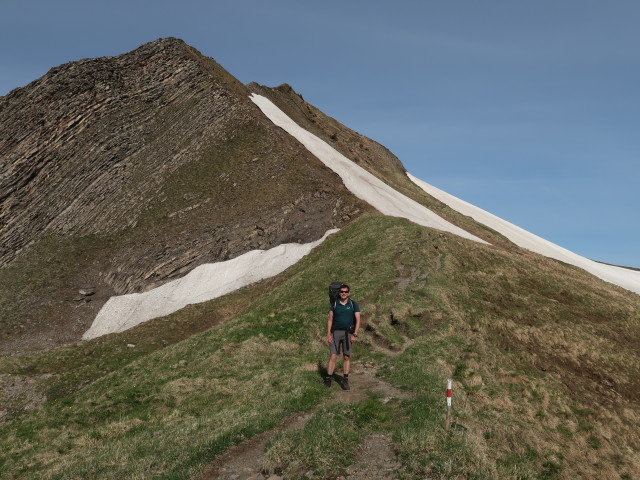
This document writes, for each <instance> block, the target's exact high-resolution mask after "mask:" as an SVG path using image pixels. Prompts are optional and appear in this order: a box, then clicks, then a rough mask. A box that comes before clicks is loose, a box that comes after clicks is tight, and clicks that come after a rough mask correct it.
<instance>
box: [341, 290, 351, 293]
mask: <svg viewBox="0 0 640 480" xmlns="http://www.w3.org/2000/svg"><path fill="white" fill-rule="evenodd" d="M340 293H349V290H340Z"/></svg>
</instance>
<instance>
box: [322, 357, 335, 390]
mask: <svg viewBox="0 0 640 480" xmlns="http://www.w3.org/2000/svg"><path fill="white" fill-rule="evenodd" d="M337 358H338V354H337V353H332V354H331V355H330V356H329V364H328V365H327V376H326V377H324V384H325V385H326V386H327V387H330V386H331V378H332V377H333V372H334V371H335V369H336V359H337Z"/></svg>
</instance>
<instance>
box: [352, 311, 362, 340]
mask: <svg viewBox="0 0 640 480" xmlns="http://www.w3.org/2000/svg"><path fill="white" fill-rule="evenodd" d="M354 315H355V317H356V328H354V330H353V335H352V337H353V338H352V340H351V341H352V342H353V341H355V338H356V337H357V336H358V330H360V312H355V313H354Z"/></svg>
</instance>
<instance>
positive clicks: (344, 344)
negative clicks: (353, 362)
mask: <svg viewBox="0 0 640 480" xmlns="http://www.w3.org/2000/svg"><path fill="white" fill-rule="evenodd" d="M340 350H342V354H343V355H347V356H350V355H351V342H350V341H349V335H348V334H347V331H346V330H334V331H333V342H330V343H329V351H330V352H331V353H332V354H333V355H339V354H340Z"/></svg>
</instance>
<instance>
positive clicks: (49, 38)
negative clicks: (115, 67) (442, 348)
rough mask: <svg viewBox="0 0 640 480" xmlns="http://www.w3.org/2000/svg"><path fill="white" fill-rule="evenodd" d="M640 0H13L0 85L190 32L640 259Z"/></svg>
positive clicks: (623, 259)
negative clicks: (60, 66) (85, 59)
mask: <svg viewBox="0 0 640 480" xmlns="http://www.w3.org/2000/svg"><path fill="white" fill-rule="evenodd" d="M638 25H640V2H637V1H616V0H612V1H608V2H604V1H591V0H564V1H557V0H554V1H548V0H535V1H534V0H530V1H521V2H514V1H513V0H503V1H492V0H486V1H482V2H479V1H477V0H460V1H455V0H451V1H446V2H443V1H431V0H423V1H398V2H388V1H376V0H374V1H362V0H351V1H335V0H325V1H323V2H311V1H303V0H297V1H268V0H244V1H242V2H238V1H195V0H182V1H180V2H178V1H165V0H154V1H149V0H143V1H135V0H128V1H126V2H125V1H120V0H111V1H109V2H97V1H91V0H84V1H70V0H58V1H55V2H52V1H51V0H47V1H43V0H34V1H30V0H3V2H2V9H1V11H0V95H5V94H7V93H8V92H9V91H11V90H12V89H13V88H16V87H20V86H24V85H26V84H28V83H29V82H31V81H32V80H35V79H36V78H38V77H40V76H42V75H44V74H45V73H46V72H47V71H48V70H49V69H50V68H52V67H54V66H57V65H60V64H62V63H66V62H69V61H73V60H79V59H81V58H87V57H98V56H109V55H118V54H121V53H124V52H127V51H130V50H132V49H134V48H136V47H137V46H139V45H141V44H143V43H146V42H148V41H152V40H155V39H157V38H159V37H167V36H173V37H178V38H182V39H183V40H185V41H186V42H187V43H189V44H190V45H192V46H194V47H195V48H197V49H198V50H200V52H202V53H203V54H205V55H207V56H210V57H213V58H214V59H215V60H216V61H217V62H218V63H220V64H221V65H222V66H223V67H225V68H226V69H227V70H228V71H229V72H230V73H231V74H233V75H234V76H236V77H237V78H238V79H239V80H241V81H242V82H245V83H248V82H250V81H256V82H258V83H261V84H264V85H269V86H275V85H278V84H280V83H284V82H286V83H289V84H290V85H292V86H293V87H294V88H295V89H296V90H297V91H298V92H299V93H301V94H302V95H303V96H304V98H305V100H307V101H309V102H311V103H312V104H314V105H316V106H317V107H318V108H320V109H321V110H323V111H324V112H325V113H327V114H329V115H331V116H333V117H334V118H336V119H337V120H339V121H341V122H342V123H344V124H346V125H347V126H349V127H351V128H353V129H354V130H357V131H358V132H360V133H362V134H364V135H367V136H369V137H371V138H373V139H374V140H377V141H378V142H380V143H382V144H383V145H385V146H386V147H388V148H389V149H390V150H391V151H392V152H394V153H395V154H396V155H397V156H398V157H399V158H400V160H401V161H402V162H403V163H404V165H405V167H406V168H407V170H409V171H410V172H411V173H413V174H414V175H416V176H417V177H419V178H421V179H423V180H425V181H426V182H428V183H431V184H433V185H435V186H437V187H439V188H441V189H443V190H445V191H447V192H449V193H451V194H453V195H456V196H458V197H460V198H462V199H464V200H466V201H468V202H470V203H473V204H474V205H477V206H479V207H481V208H483V209H485V210H488V211H489V212H491V213H494V214H495V215H498V216H499V217H502V218H504V219H505V220H508V221H510V222H512V223H515V224H516V225H518V226H520V227H522V228H525V229H526V230H529V231H530V232H532V233H535V234H537V235H540V236H542V237H543V238H546V239H547V240H550V241H552V242H554V243H557V244H559V245H561V246H563V247H565V248H568V249H570V250H572V251H574V252H575V253H578V254H580V255H584V256H586V257H588V258H592V259H594V260H599V261H604V262H608V263H614V264H618V265H627V266H633V267H640V248H638V245H639V244H640V242H639V241H638V239H639V238H640V214H638V212H637V207H638V206H640V188H638V186H637V185H638V184H639V183H640V161H639V160H640V128H639V127H640V91H639V87H638V86H639V85H640V28H638Z"/></svg>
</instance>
